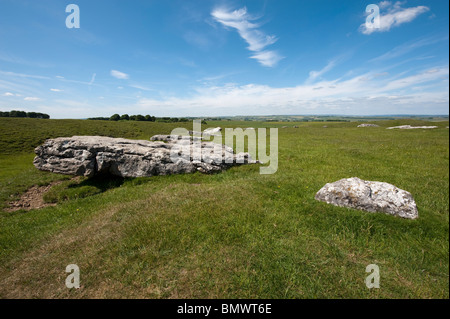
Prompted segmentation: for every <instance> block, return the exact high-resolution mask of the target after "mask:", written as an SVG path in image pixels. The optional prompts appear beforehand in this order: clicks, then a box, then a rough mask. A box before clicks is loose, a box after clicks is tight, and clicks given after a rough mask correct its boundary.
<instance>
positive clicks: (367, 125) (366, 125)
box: [358, 123, 380, 127]
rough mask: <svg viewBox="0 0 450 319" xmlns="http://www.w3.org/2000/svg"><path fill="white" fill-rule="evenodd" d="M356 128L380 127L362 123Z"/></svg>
mask: <svg viewBox="0 0 450 319" xmlns="http://www.w3.org/2000/svg"><path fill="white" fill-rule="evenodd" d="M358 127H380V126H379V125H377V124H366V123H363V124H360V125H358Z"/></svg>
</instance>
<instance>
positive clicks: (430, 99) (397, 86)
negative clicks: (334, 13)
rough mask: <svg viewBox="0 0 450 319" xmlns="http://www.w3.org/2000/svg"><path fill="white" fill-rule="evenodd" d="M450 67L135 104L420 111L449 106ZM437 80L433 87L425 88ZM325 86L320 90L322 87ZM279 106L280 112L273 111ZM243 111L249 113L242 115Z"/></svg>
mask: <svg viewBox="0 0 450 319" xmlns="http://www.w3.org/2000/svg"><path fill="white" fill-rule="evenodd" d="M448 75H449V69H448V66H444V67H437V68H432V69H428V70H424V71H422V72H420V73H418V74H415V75H412V76H405V77H402V78H398V77H392V78H390V77H388V74H386V75H385V76H383V77H380V76H378V73H377V72H373V73H372V72H371V73H366V74H362V75H358V76H355V77H353V78H350V79H347V80H339V79H336V80H332V81H321V82H319V83H315V84H304V85H298V86H295V87H284V88H274V87H270V86H266V85H257V84H249V85H242V86H239V85H232V84H231V85H225V86H221V87H218V86H210V87H201V88H197V90H196V94H195V95H193V96H191V97H187V98H175V97H171V98H167V99H160V100H157V99H145V98H144V99H140V100H139V102H138V104H137V105H136V107H138V108H139V109H141V110H146V111H149V112H153V113H156V112H160V110H164V112H165V113H164V114H168V113H173V114H178V113H184V114H192V112H193V110H195V112H197V114H195V115H196V116H202V115H210V114H211V115H213V114H215V115H217V114H219V113H220V114H221V115H237V114H242V113H244V112H245V115H251V114H268V115H271V114H274V112H277V114H306V113H309V114H361V115H364V114H367V115H373V114H391V112H392V110H395V112H396V114H400V113H403V114H413V113H416V114H419V113H422V114H424V113H427V110H426V108H427V107H434V108H436V106H438V107H439V109H440V110H441V112H442V113H443V114H445V113H446V112H448V111H446V110H447V108H448V101H449V93H448ZM429 85H434V88H435V89H434V90H432V91H428V92H423V90H422V88H425V87H426V86H429ZM319 88H320V89H319ZM275 109H276V111H274V110H275ZM242 115H244V114H242Z"/></svg>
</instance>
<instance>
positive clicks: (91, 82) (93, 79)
mask: <svg viewBox="0 0 450 319" xmlns="http://www.w3.org/2000/svg"><path fill="white" fill-rule="evenodd" d="M96 76H97V74H96V73H94V74H92V78H91V81H90V82H89V85H92V84H94V82H95V77H96Z"/></svg>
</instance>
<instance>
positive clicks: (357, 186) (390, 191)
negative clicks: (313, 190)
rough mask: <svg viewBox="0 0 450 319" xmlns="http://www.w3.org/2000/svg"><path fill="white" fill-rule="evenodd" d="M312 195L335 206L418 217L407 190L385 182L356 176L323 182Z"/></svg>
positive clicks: (414, 204) (411, 217) (412, 217)
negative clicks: (314, 194) (320, 187)
mask: <svg viewBox="0 0 450 319" xmlns="http://www.w3.org/2000/svg"><path fill="white" fill-rule="evenodd" d="M315 198H316V200H318V201H322V202H326V203H328V204H332V205H335V206H340V207H349V208H355V209H360V210H364V211H367V212H372V213H375V212H380V213H386V214H390V215H394V216H398V217H402V218H408V219H416V218H418V217H419V213H418V211H417V206H416V203H415V201H414V198H413V197H412V195H411V194H410V193H409V192H407V191H404V190H402V189H399V188H397V187H395V186H394V185H391V184H388V183H382V182H371V181H364V180H362V179H359V178H357V177H353V178H349V179H341V180H340V181H337V182H334V183H331V184H326V185H325V186H324V187H323V188H322V189H321V190H320V191H319V192H318V193H317V194H316V197H315Z"/></svg>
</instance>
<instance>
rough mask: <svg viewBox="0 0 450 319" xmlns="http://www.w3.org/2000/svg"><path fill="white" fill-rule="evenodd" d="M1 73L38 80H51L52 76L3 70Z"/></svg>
mask: <svg viewBox="0 0 450 319" xmlns="http://www.w3.org/2000/svg"><path fill="white" fill-rule="evenodd" d="M0 74H1V75H6V76H12V77H19V78H30V79H38V80H49V79H50V78H49V77H47V76H41V75H31V74H24V73H15V72H8V71H1V70H0Z"/></svg>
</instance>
